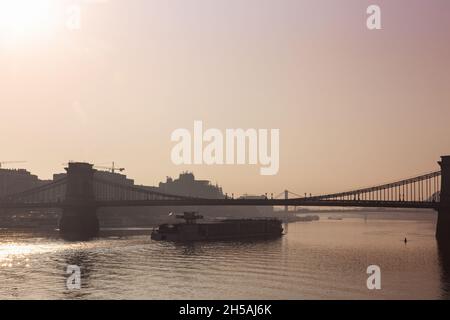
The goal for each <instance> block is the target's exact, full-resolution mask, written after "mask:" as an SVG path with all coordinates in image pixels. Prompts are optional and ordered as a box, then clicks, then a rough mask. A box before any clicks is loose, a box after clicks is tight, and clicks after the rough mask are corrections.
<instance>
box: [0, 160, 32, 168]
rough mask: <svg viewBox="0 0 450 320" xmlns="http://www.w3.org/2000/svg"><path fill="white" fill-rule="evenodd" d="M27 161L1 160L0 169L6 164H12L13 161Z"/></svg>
mask: <svg viewBox="0 0 450 320" xmlns="http://www.w3.org/2000/svg"><path fill="white" fill-rule="evenodd" d="M25 162H26V161H0V169H1V168H2V166H3V165H4V164H12V163H25Z"/></svg>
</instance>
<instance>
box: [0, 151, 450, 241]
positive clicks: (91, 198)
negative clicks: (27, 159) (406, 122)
mask: <svg viewBox="0 0 450 320" xmlns="http://www.w3.org/2000/svg"><path fill="white" fill-rule="evenodd" d="M439 164H440V165H441V170H439V171H434V172H430V173H427V174H422V175H419V176H415V177H412V178H408V179H403V180H400V181H396V182H392V183H387V184H381V185H376V186H372V187H369V188H363V189H356V190H351V191H346V192H339V193H333V194H326V195H319V196H309V197H308V196H305V197H296V198H291V199H276V198H267V197H266V198H263V199H242V198H239V199H233V198H228V197H224V198H218V199H205V198H197V197H187V196H180V195H172V194H166V193H161V192H155V191H153V190H150V189H149V188H145V187H138V186H129V185H124V184H120V183H115V182H111V181H108V180H106V179H102V178H99V177H96V176H95V174H94V173H95V170H94V169H93V165H91V164H87V163H69V166H68V168H66V170H67V176H66V177H65V178H61V179H59V180H56V181H53V182H51V183H49V184H46V185H43V186H40V187H37V188H33V189H30V190H27V191H24V192H21V193H17V194H11V195H8V196H6V197H4V198H2V199H0V208H8V209H15V208H62V209H63V210H64V213H63V220H67V223H65V224H63V225H65V227H66V228H67V229H68V230H70V231H74V230H72V229H75V231H80V232H84V229H85V227H86V223H87V224H88V225H89V224H91V223H93V221H94V224H96V226H94V227H93V229H98V221H97V218H96V214H95V211H96V209H97V208H100V207H142V206H322V207H373V208H380V207H383V208H412V209H435V210H438V211H439V212H443V211H448V207H450V195H449V192H450V156H446V157H442V161H441V162H439ZM64 216H66V218H67V219H64ZM442 216H443V215H440V222H442V219H444V220H445V221H446V222H447V220H448V227H450V218H448V217H450V213H449V214H447V213H446V215H445V218H443V217H442ZM83 219H84V220H83ZM95 221H97V222H95ZM73 226H75V227H73ZM88 229H89V228H88ZM439 229H440V228H439V226H438V231H439ZM94 233H95V232H94ZM449 234H450V229H449Z"/></svg>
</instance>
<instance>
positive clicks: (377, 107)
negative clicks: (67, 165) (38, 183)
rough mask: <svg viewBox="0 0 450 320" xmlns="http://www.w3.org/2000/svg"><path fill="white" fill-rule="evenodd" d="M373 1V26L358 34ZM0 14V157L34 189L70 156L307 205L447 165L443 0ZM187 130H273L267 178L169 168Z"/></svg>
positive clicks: (165, 5) (40, 6)
mask: <svg viewBox="0 0 450 320" xmlns="http://www.w3.org/2000/svg"><path fill="white" fill-rule="evenodd" d="M11 3H15V4H14V5H12V4H11ZM17 3H19V4H21V5H23V6H26V5H28V7H23V8H20V6H19V7H18V5H17ZM77 3H78V4H81V9H82V11H81V14H82V15H81V18H82V21H81V29H80V30H78V31H70V30H68V29H67V28H66V27H65V25H64V23H65V17H64V15H65V14H66V11H65V9H66V8H67V6H68V5H69V4H77ZM370 4H378V5H380V7H381V9H382V27H383V29H382V30H376V31H369V30H368V29H367V28H366V17H367V15H366V8H367V7H368V5H370ZM0 9H1V10H0V12H2V13H1V14H0V37H1V38H0V111H1V113H0V117H1V121H0V147H1V151H0V161H6V160H27V161H28V163H26V164H25V165H24V166H25V167H26V168H27V169H29V170H30V171H32V172H34V173H36V174H38V175H39V176H40V177H41V178H49V177H51V175H52V174H53V173H54V172H58V171H61V170H62V169H63V166H62V163H64V162H67V161H68V160H80V161H83V160H84V161H89V162H94V163H105V162H112V161H113V160H114V161H116V163H117V164H118V165H120V166H124V167H125V168H126V169H127V170H126V173H127V174H128V176H130V177H131V178H135V179H136V181H137V182H138V183H143V184H149V185H154V184H157V183H158V182H159V181H161V180H165V176H166V175H170V176H177V175H178V173H180V172H181V171H183V170H190V171H193V172H194V173H195V174H196V176H197V177H198V178H203V179H211V180H212V181H213V182H216V181H217V182H218V183H219V184H221V185H222V186H223V187H224V189H225V191H227V192H229V193H231V192H235V193H244V192H248V193H255V194H261V193H264V192H268V193H270V192H274V193H279V192H281V191H282V190H283V189H285V188H287V189H289V190H292V191H294V192H297V193H304V192H308V193H309V192H311V193H313V194H317V193H325V192H333V191H343V190H347V189H351V188H353V187H360V186H366V185H371V184H376V183H382V182H386V181H390V180H395V179H398V178H404V177H409V176H411V175H414V174H420V173H424V172H427V171H431V170H435V169H438V166H437V164H436V161H437V160H438V159H439V156H441V155H443V154H450V59H449V58H450V41H449V39H450V1H448V0H430V1H421V0H417V1H413V0H395V1H394V0H389V1H387V0H385V1H381V0H372V1H362V0H352V1H351V0H339V1H336V0H329V1H324V0H308V1H306V0H245V1H243V0H123V1H120V0H109V1H51V0H0ZM8 10H10V11H11V12H8ZM5 17H7V18H5ZM194 120H202V121H203V123H204V126H205V127H206V128H218V129H222V130H225V129H226V128H244V129H246V128H264V129H266V128H267V129H271V128H279V129H280V143H281V145H280V148H281V153H280V170H279V173H278V175H275V176H260V175H259V166H181V167H180V166H175V165H173V164H172V162H171V160H170V152H171V149H172V147H173V146H174V143H173V142H171V141H170V134H171V132H172V131H173V130H175V129H177V128H188V129H190V130H192V127H193V121H194Z"/></svg>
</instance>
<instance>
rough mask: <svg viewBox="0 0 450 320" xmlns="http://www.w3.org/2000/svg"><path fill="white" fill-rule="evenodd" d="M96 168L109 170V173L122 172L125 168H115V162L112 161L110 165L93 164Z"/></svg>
mask: <svg viewBox="0 0 450 320" xmlns="http://www.w3.org/2000/svg"><path fill="white" fill-rule="evenodd" d="M94 168H96V169H106V170H108V171H110V172H111V173H116V171H119V172H122V171H125V168H117V167H116V164H115V163H114V162H113V163H112V167H103V166H94Z"/></svg>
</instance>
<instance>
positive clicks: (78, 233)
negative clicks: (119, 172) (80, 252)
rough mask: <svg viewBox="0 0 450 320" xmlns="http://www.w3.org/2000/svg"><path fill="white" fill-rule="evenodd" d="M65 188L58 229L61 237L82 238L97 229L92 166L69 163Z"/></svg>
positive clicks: (89, 235) (96, 231)
mask: <svg viewBox="0 0 450 320" xmlns="http://www.w3.org/2000/svg"><path fill="white" fill-rule="evenodd" d="M66 171H67V190H66V200H65V202H64V207H63V213H62V217H61V220H60V222H59V230H60V233H61V235H62V236H63V237H66V238H69V239H75V240H82V239H88V238H92V237H95V236H96V235H97V234H98V231H99V221H98V218H97V214H96V210H97V208H96V206H95V195H94V172H95V170H94V168H93V165H91V164H88V163H79V162H73V163H69V166H68V167H67V168H66Z"/></svg>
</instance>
